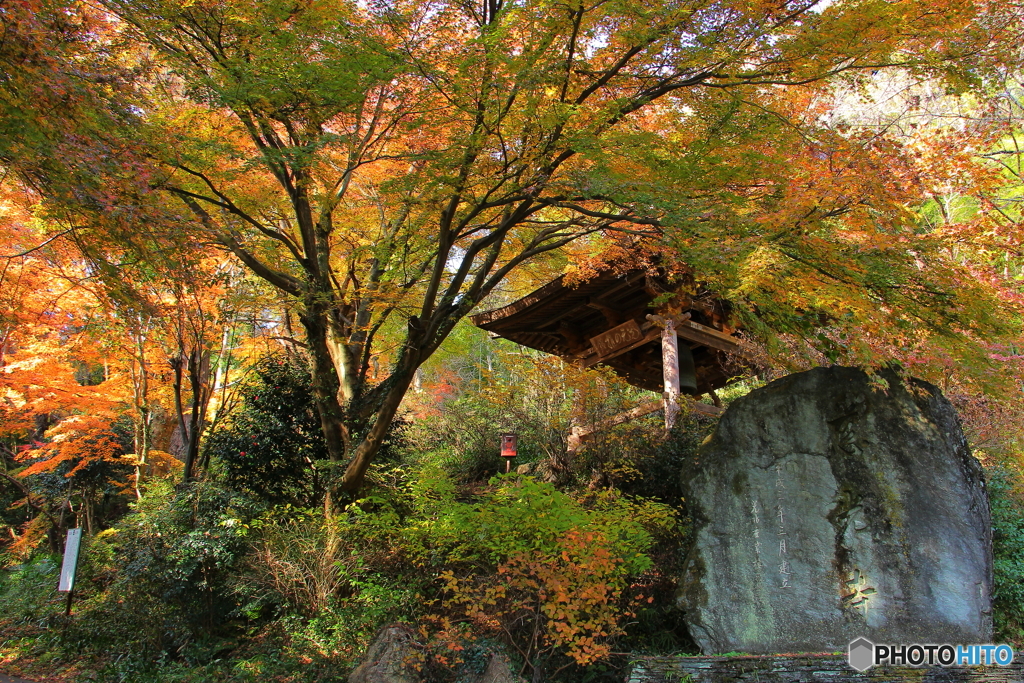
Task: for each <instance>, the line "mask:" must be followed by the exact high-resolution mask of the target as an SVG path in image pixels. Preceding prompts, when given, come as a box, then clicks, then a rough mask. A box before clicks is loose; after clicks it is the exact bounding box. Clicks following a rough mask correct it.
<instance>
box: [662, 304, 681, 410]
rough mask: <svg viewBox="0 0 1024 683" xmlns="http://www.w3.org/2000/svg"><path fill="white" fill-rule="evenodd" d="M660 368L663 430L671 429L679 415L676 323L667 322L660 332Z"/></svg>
mask: <svg viewBox="0 0 1024 683" xmlns="http://www.w3.org/2000/svg"><path fill="white" fill-rule="evenodd" d="M661 366H662V372H663V375H664V378H665V393H663V394H662V400H663V402H664V406H665V429H666V430H669V429H672V425H674V424H675V422H676V415H678V414H679V338H678V336H677V334H676V323H675V321H673V320H669V321H667V322H666V324H665V329H664V330H662V332H661Z"/></svg>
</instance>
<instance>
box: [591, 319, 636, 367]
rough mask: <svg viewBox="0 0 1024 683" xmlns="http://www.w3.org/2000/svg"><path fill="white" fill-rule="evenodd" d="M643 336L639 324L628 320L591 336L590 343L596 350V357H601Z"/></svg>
mask: <svg viewBox="0 0 1024 683" xmlns="http://www.w3.org/2000/svg"><path fill="white" fill-rule="evenodd" d="M643 338H644V335H643V332H641V331H640V326H639V325H637V324H636V321H635V320H628V321H626V322H624V323H622V324H621V325H619V326H617V327H613V328H612V329H610V330H608V331H607V332H602V333H601V334H599V335H597V336H594V337H591V338H590V344H591V346H593V347H594V350H595V351H597V355H598V357H601V358H603V357H604V356H607V355H608V354H610V353H614V352H615V351H617V350H618V349H621V348H622V347H623V346H629V345H630V344H632V343H634V342H638V341H640V340H641V339H643Z"/></svg>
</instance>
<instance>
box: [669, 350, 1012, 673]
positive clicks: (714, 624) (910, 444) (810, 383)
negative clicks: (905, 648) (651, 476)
mask: <svg viewBox="0 0 1024 683" xmlns="http://www.w3.org/2000/svg"><path fill="white" fill-rule="evenodd" d="M881 377H882V378H883V379H884V380H885V381H886V382H888V384H889V387H888V390H887V391H886V390H883V389H882V388H879V387H878V386H877V382H875V383H873V382H872V381H871V379H870V378H869V377H868V376H867V375H866V374H865V373H864V372H862V371H860V370H856V369H852V368H839V367H835V368H818V369H815V370H811V371H809V372H803V373H799V374H796V375H790V376H789V377H785V378H783V379H780V380H777V381H775V382H772V383H771V384H769V385H768V386H766V387H764V388H762V389H759V390H756V391H753V392H751V393H750V394H748V395H747V396H745V397H744V398H742V399H739V400H737V401H736V402H735V403H733V405H732V406H731V407H730V408H729V410H728V411H727V412H726V414H725V415H724V416H723V417H722V419H721V421H720V423H719V425H718V427H717V430H716V431H715V433H714V434H713V435H712V437H711V438H710V439H709V440H708V441H707V442H706V443H705V444H704V445H703V446H702V447H701V448H700V449H699V451H698V454H697V457H696V461H695V462H694V463H692V466H691V467H689V468H687V471H686V472H684V487H683V488H684V495H685V497H686V502H687V505H688V506H689V509H690V512H691V514H692V515H693V517H694V521H695V535H694V542H693V545H692V547H691V548H690V550H689V553H688V555H687V560H686V565H685V570H684V575H683V577H682V582H681V588H680V593H679V603H680V606H681V607H682V608H683V609H684V610H685V615H686V617H685V618H686V621H687V625H688V626H689V629H690V632H691V634H692V635H693V637H694V639H695V640H696V642H697V644H698V645H699V646H700V648H701V650H702V651H704V652H705V653H715V652H717V653H723V652H732V651H739V652H749V653H768V652H823V651H828V652H834V651H837V650H842V649H845V648H846V646H847V644H848V643H849V642H850V641H852V640H854V639H856V638H857V637H859V636H864V637H867V638H868V639H869V640H871V641H873V642H875V643H894V644H896V643H922V644H924V643H954V644H955V643H986V642H990V641H991V637H992V619H991V588H992V550H991V548H992V542H991V526H990V520H989V507H988V497H987V494H986V490H985V482H984V479H983V476H982V471H981V467H980V465H979V464H978V462H977V460H975V459H974V457H972V456H971V454H970V451H969V450H968V447H967V443H966V441H965V439H964V435H963V432H962V430H961V427H960V423H959V420H958V418H957V415H956V413H955V411H954V410H953V407H952V406H951V405H950V404H949V402H948V401H947V400H946V399H945V398H944V397H943V396H942V395H941V393H940V392H939V391H938V389H936V388H935V387H934V386H932V385H930V384H927V383H926V382H921V381H917V380H910V381H908V382H906V383H902V382H901V381H900V379H899V378H898V377H897V375H896V374H895V373H892V372H883V373H882V375H881Z"/></svg>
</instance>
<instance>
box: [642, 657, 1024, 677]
mask: <svg viewBox="0 0 1024 683" xmlns="http://www.w3.org/2000/svg"><path fill="white" fill-rule="evenodd" d="M826 681H827V682H828V683H847V682H849V683H854V682H857V683H859V682H861V681H871V682H872V683H889V682H892V683H903V682H904V681H913V682H914V683H1024V662H1020V661H1014V662H1013V663H1012V664H1010V665H1009V666H975V667H948V668H944V667H928V666H922V667H898V666H878V667H871V668H870V669H868V670H867V671H864V672H862V673H858V672H857V671H854V670H853V669H852V668H850V665H849V664H848V663H847V662H846V658H845V657H837V656H835V655H795V656H790V655H765V656H737V657H640V658H638V659H636V660H635V661H634V663H633V666H632V669H631V671H630V674H629V676H628V678H627V679H626V683H746V682H749V683H823V682H826Z"/></svg>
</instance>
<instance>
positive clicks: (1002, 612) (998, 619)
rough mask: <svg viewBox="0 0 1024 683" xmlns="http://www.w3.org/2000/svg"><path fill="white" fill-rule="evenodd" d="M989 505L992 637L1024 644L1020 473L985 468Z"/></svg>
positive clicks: (1023, 485) (1023, 505)
mask: <svg viewBox="0 0 1024 683" xmlns="http://www.w3.org/2000/svg"><path fill="white" fill-rule="evenodd" d="M989 475H990V476H989V486H988V492H989V503H990V505H991V507H992V554H993V556H994V560H995V562H994V566H993V579H994V584H995V585H994V590H993V617H994V621H995V630H996V641H997V642H1012V643H1014V644H1016V645H1017V646H1018V647H1021V646H1024V477H1022V476H1021V474H1020V473H1019V472H1015V471H1012V470H1009V469H1004V468H996V469H994V470H991V471H990V472H989Z"/></svg>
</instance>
